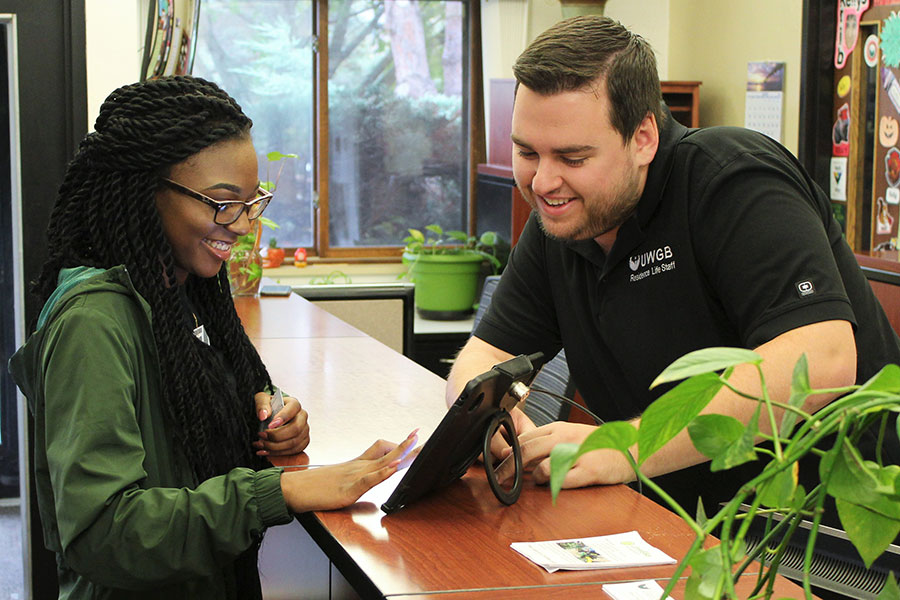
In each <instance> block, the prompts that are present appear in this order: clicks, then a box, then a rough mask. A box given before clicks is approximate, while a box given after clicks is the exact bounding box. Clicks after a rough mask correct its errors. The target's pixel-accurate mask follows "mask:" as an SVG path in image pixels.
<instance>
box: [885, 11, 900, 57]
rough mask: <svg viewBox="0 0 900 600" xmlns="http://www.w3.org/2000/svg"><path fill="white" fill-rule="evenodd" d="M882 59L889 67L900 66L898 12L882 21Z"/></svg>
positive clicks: (899, 19) (899, 17)
mask: <svg viewBox="0 0 900 600" xmlns="http://www.w3.org/2000/svg"><path fill="white" fill-rule="evenodd" d="M881 60H882V61H883V62H884V64H886V65H888V66H889V67H895V68H896V67H900V16H897V13H896V12H892V13H891V16H889V17H888V18H887V19H885V20H884V21H883V22H882V23H881Z"/></svg>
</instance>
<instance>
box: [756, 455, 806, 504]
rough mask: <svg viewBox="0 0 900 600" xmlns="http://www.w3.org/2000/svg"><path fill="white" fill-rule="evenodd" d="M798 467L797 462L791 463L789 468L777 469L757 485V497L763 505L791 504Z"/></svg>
mask: <svg viewBox="0 0 900 600" xmlns="http://www.w3.org/2000/svg"><path fill="white" fill-rule="evenodd" d="M798 468H799V464H798V463H796V462H795V463H792V464H791V466H790V467H789V468H787V469H784V470H783V471H779V472H778V473H776V474H775V476H774V477H772V478H771V479H769V480H767V481H764V482H763V483H762V484H761V485H760V486H759V498H760V502H761V503H762V505H763V506H767V507H769V508H785V507H788V506H789V505H790V504H791V499H792V498H794V492H795V490H796V489H797V473H798Z"/></svg>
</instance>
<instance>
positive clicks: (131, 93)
mask: <svg viewBox="0 0 900 600" xmlns="http://www.w3.org/2000/svg"><path fill="white" fill-rule="evenodd" d="M251 124H252V123H251V121H250V119H249V118H248V117H247V116H246V115H244V113H243V112H242V111H241V108H240V106H238V104H237V103H236V102H235V101H234V100H233V99H232V98H231V97H230V96H229V95H228V94H226V93H225V92H224V91H222V90H221V89H220V88H219V87H218V86H216V85H215V84H214V83H211V82H208V81H205V80H203V79H200V78H196V77H189V76H175V77H167V78H162V79H157V80H151V81H146V82H141V83H136V84H132V85H128V86H124V87H122V88H119V89H117V90H116V91H114V92H113V93H112V94H110V95H109V97H108V98H107V99H106V101H105V102H104V103H103V105H102V106H101V108H100V115H99V117H98V118H97V121H96V124H95V131H94V132H92V133H90V134H88V135H87V137H86V138H85V139H84V140H83V141H82V143H81V145H80V147H79V149H78V152H77V153H76V155H75V157H74V158H73V159H72V161H71V162H70V163H69V165H68V168H67V171H66V176H65V179H64V181H63V183H62V185H61V186H60V189H59V196H58V198H57V201H56V205H55V207H54V209H53V212H52V214H51V217H50V225H49V228H48V232H47V235H48V242H49V258H48V259H47V262H46V263H45V264H44V266H43V269H42V271H41V274H40V276H39V278H38V280H37V281H36V282H35V285H34V288H33V291H34V292H35V293H36V294H37V295H38V296H40V298H41V300H42V302H46V301H47V299H48V298H49V297H50V295H51V294H52V292H53V290H54V289H55V288H56V286H57V278H58V274H59V271H60V269H63V268H67V267H76V266H89V267H98V268H104V269H105V268H110V267H113V266H117V265H124V266H125V267H126V269H127V270H128V273H129V275H130V277H131V280H132V282H133V284H134V287H135V289H136V290H137V291H138V293H140V294H141V296H142V297H143V298H144V299H145V300H146V301H147V302H148V303H149V305H150V308H151V310H152V313H153V335H154V338H155V341H156V345H157V355H158V357H159V362H160V369H161V374H162V389H163V398H162V402H163V406H164V412H165V414H166V416H167V419H168V425H169V426H171V428H172V431H173V432H174V438H175V440H176V441H177V442H178V444H179V446H180V449H181V450H182V451H183V453H184V455H185V456H186V457H187V460H188V462H189V464H190V465H191V467H192V469H193V470H194V473H195V475H196V476H197V479H198V481H204V480H206V479H208V478H209V477H213V476H215V475H219V474H222V473H225V472H227V471H229V470H230V469H232V468H234V467H236V466H248V467H255V468H259V467H261V466H264V465H263V464H260V463H261V460H260V459H259V458H258V457H256V456H255V453H254V451H253V447H252V446H251V445H250V442H251V439H252V433H253V432H255V430H256V426H257V423H258V421H257V418H256V416H255V406H254V401H253V395H254V393H256V392H259V391H262V390H264V389H265V388H266V386H268V385H269V384H270V383H271V381H270V379H269V375H268V373H267V372H266V369H265V367H264V366H263V364H262V361H261V360H260V358H259V355H258V354H257V352H256V350H255V349H254V348H253V346H252V344H251V343H250V341H249V339H248V338H247V336H246V334H245V333H244V330H243V328H242V326H241V324H240V321H239V319H238V317H237V314H236V313H235V310H234V304H233V302H232V299H231V294H230V290H229V285H228V277H227V272H226V266H225V265H223V267H222V268H221V269H220V270H219V273H218V275H217V276H216V277H212V278H209V279H201V278H198V277H196V276H194V275H189V276H188V280H187V281H186V283H185V286H184V291H183V292H182V291H180V290H178V289H177V286H174V285H173V286H167V285H166V282H175V281H176V278H175V270H174V267H175V265H174V260H173V257H172V251H171V247H170V244H169V242H168V239H167V238H166V236H165V233H164V231H163V228H162V223H161V220H160V217H159V214H158V212H157V210H156V203H155V194H156V191H157V187H158V181H159V178H160V177H161V176H166V175H168V173H169V171H170V170H171V168H172V166H173V165H175V164H177V163H180V162H182V161H184V160H185V159H187V158H188V157H190V156H192V155H194V154H196V153H197V152H199V151H201V150H203V149H204V148H207V147H209V146H211V145H213V144H216V143H218V142H221V141H226V140H235V139H242V138H246V137H247V136H249V129H250V126H251ZM111 214H114V215H115V216H111ZM210 218H212V215H211V214H210ZM182 293H186V294H187V297H188V299H189V300H190V302H191V304H192V305H193V306H194V307H195V308H196V311H197V313H198V315H199V318H200V319H202V322H203V323H204V325H205V327H206V329H207V331H208V333H209V337H210V341H211V346H212V347H214V348H217V349H218V350H220V351H221V352H222V354H223V355H224V362H227V365H228V366H227V367H224V368H225V369H228V370H230V372H231V373H232V374H233V375H234V379H235V383H236V385H235V386H234V387H236V390H235V389H232V388H231V387H230V386H228V385H226V384H225V383H224V381H225V379H224V376H225V375H226V374H225V373H222V372H221V371H222V368H223V366H222V362H223V361H221V360H219V361H215V360H211V359H210V356H208V355H206V354H205V353H210V352H212V350H210V349H209V348H207V347H206V346H205V345H204V344H202V343H200V342H198V341H197V340H196V339H195V338H194V336H193V334H192V332H191V328H190V327H187V326H186V325H185V312H184V310H185V309H184V299H183V298H182V297H181V294H182ZM217 365H218V366H219V368H218V369H217V368H216V366H217ZM187 427H189V428H190V430H189V431H188V430H187ZM248 558H250V557H248ZM252 559H253V560H252V563H253V564H252V568H253V573H255V572H256V565H255V552H254V555H253V557H252ZM245 562H251V561H249V560H248V561H245ZM247 567H248V570H247V573H248V576H249V567H250V565H247ZM247 583H249V582H247ZM255 585H256V586H257V587H258V579H257V581H256V582H255ZM241 587H243V586H241Z"/></svg>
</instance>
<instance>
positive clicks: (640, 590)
mask: <svg viewBox="0 0 900 600" xmlns="http://www.w3.org/2000/svg"><path fill="white" fill-rule="evenodd" d="M602 587H603V591H604V592H606V593H607V594H609V595H610V596H611V597H612V598H613V600H659V597H660V596H662V593H663V588H662V586H660V585H659V584H658V583H656V582H655V581H653V580H652V579H647V580H645V581H629V582H627V583H606V584H604V585H603V586H602ZM666 600H673V599H672V596H666Z"/></svg>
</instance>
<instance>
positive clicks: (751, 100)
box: [744, 62, 784, 142]
mask: <svg viewBox="0 0 900 600" xmlns="http://www.w3.org/2000/svg"><path fill="white" fill-rule="evenodd" d="M783 106H784V63H783V62H751V63H747V99H746V104H745V110H744V127H746V128H747V129H753V130H756V131H759V132H762V133H764V134H766V135H767V136H769V137H770V138H772V139H774V140H776V141H778V142H780V141H781V123H782V112H783Z"/></svg>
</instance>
